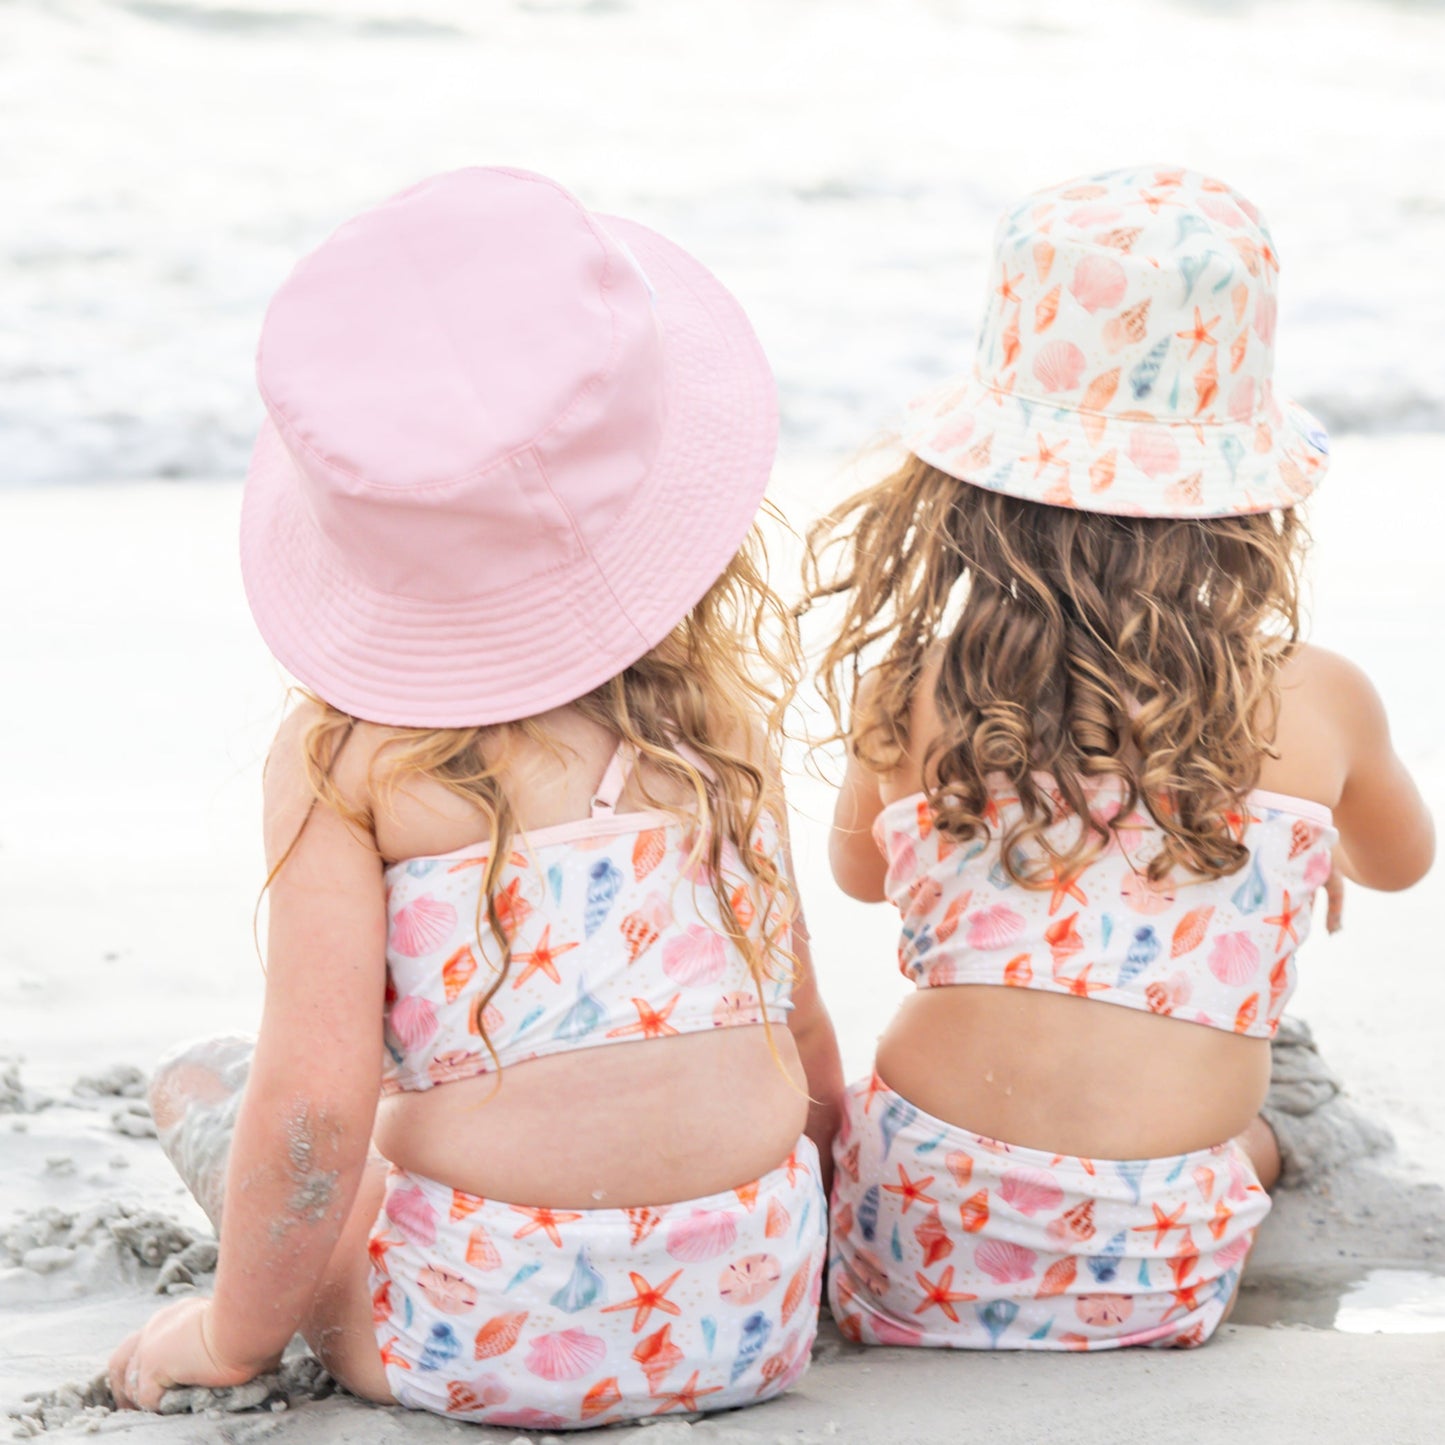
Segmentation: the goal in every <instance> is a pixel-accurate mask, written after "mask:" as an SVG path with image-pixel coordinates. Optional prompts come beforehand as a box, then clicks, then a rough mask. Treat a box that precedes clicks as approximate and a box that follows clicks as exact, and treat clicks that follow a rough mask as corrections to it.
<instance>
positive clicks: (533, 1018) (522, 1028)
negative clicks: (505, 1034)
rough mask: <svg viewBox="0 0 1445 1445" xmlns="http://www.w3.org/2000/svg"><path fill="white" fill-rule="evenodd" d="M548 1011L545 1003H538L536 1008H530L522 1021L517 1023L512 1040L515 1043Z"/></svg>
mask: <svg viewBox="0 0 1445 1445" xmlns="http://www.w3.org/2000/svg"><path fill="white" fill-rule="evenodd" d="M546 1012H547V1009H546V1006H545V1005H544V1004H540V1003H539V1004H538V1005H537V1007H536V1008H533V1009H528V1010H527V1012H526V1013H525V1014H524V1015H523V1016H522V1022H521V1023H519V1024H518V1025H517V1032H516V1033H514V1034H513V1035H512V1042H513V1043H515V1042H516V1041H517V1040H518V1039H519V1038H521V1037H522V1035H523V1034H524V1033H526V1032H527V1030H528V1029H529V1028H531V1027H532V1025H533V1024H534V1023H536V1022H537V1020H538V1019H539V1018H541V1017H542V1015H543V1014H544V1013H546Z"/></svg>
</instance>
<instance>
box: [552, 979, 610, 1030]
mask: <svg viewBox="0 0 1445 1445" xmlns="http://www.w3.org/2000/svg"><path fill="white" fill-rule="evenodd" d="M606 1017H607V1010H606V1009H605V1008H604V1007H603V1006H602V1003H601V1002H600V1001H599V1000H598V998H597V997H596V995H595V994H590V993H588V992H587V985H586V983H585V981H584V980H582V979H578V981H577V1002H576V1003H574V1004H573V1005H572V1007H571V1008H569V1009H568V1010H567V1012H566V1013H565V1014H563V1015H562V1021H561V1023H559V1024H558V1025H557V1028H556V1030H555V1031H554V1033H553V1034H552V1037H553V1038H554V1039H580V1038H585V1037H586V1036H587V1035H588V1034H590V1033H591V1032H592V1030H593V1029H595V1028H596V1027H597V1026H598V1025H599V1024H600V1023H602V1021H603V1020H604V1019H605V1018H606Z"/></svg>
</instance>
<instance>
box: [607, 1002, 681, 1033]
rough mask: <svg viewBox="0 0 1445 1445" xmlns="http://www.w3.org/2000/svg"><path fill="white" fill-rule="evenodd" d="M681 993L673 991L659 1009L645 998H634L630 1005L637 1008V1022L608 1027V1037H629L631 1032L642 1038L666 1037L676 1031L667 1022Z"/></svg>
mask: <svg viewBox="0 0 1445 1445" xmlns="http://www.w3.org/2000/svg"><path fill="white" fill-rule="evenodd" d="M681 997H682V995H681V994H680V993H675V994H673V996H672V997H671V998H670V999H669V1000H668V1001H667V1004H666V1005H665V1006H664V1007H663V1008H660V1009H655V1008H653V1007H652V1005H651V1004H649V1003H648V1002H647V1000H646V999H645V998H635V999H633V1000H632V1006H633V1007H634V1008H635V1009H636V1010H637V1022H636V1023H635V1024H623V1025H622V1027H621V1028H620V1029H608V1030H607V1037H608V1038H609V1039H625V1038H630V1037H631V1036H632V1035H633V1034H637V1035H639V1036H640V1037H641V1038H644V1039H661V1038H666V1037H667V1036H668V1035H669V1034H675V1033H677V1030H676V1029H675V1028H673V1026H672V1025H671V1024H670V1023H668V1021H667V1020H668V1018H669V1017H670V1016H671V1014H672V1011H673V1009H675V1008H676V1007H677V1001H678V999H680V998H681Z"/></svg>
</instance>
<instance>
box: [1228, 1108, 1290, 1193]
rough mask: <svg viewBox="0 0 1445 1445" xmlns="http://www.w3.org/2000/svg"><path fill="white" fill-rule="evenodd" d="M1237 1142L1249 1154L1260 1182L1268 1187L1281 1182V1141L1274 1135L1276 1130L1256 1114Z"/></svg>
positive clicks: (1271, 1187) (1270, 1187)
mask: <svg viewBox="0 0 1445 1445" xmlns="http://www.w3.org/2000/svg"><path fill="white" fill-rule="evenodd" d="M1235 1142H1236V1143H1237V1144H1238V1145H1239V1147H1240V1148H1241V1149H1243V1150H1244V1152H1245V1153H1246V1154H1247V1155H1248V1156H1249V1162H1250V1163H1251V1164H1253V1165H1254V1172H1255V1173H1256V1174H1257V1175H1258V1176H1259V1182H1260V1183H1261V1184H1262V1185H1264V1187H1265V1188H1266V1189H1273V1188H1274V1186H1275V1185H1276V1184H1278V1183H1279V1173H1280V1158H1279V1141H1278V1140H1277V1139H1276V1138H1275V1137H1274V1130H1273V1129H1271V1128H1270V1127H1269V1125H1268V1124H1267V1123H1266V1122H1265V1121H1264V1120H1263V1119H1262V1118H1261V1117H1260V1116H1259V1115H1257V1114H1256V1115H1255V1117H1254V1119H1253V1120H1252V1121H1251V1122H1250V1125H1249V1127H1248V1128H1247V1129H1246V1130H1245V1131H1244V1133H1242V1134H1241V1135H1240V1136H1239V1138H1238V1139H1237V1140H1236V1141H1235Z"/></svg>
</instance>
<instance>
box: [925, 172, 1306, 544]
mask: <svg viewBox="0 0 1445 1445" xmlns="http://www.w3.org/2000/svg"><path fill="white" fill-rule="evenodd" d="M1278 276H1279V260H1278V257H1277V255H1276V253H1275V249H1274V242H1273V241H1272V240H1271V239H1270V234H1269V231H1268V229H1267V228H1266V226H1265V224H1264V221H1263V220H1262V219H1261V217H1260V214H1259V212H1258V211H1257V210H1256V209H1255V208H1254V206H1252V205H1251V204H1250V203H1249V202H1248V201H1247V200H1245V198H1244V197H1243V196H1241V195H1240V194H1239V193H1238V192H1237V191H1235V190H1232V189H1231V188H1230V187H1229V186H1227V185H1225V183H1224V182H1223V181H1218V180H1214V179H1212V178H1211V177H1209V176H1204V175H1200V174H1199V173H1198V172H1196V171H1188V170H1181V169H1173V168H1169V167H1164V166H1140V167H1135V168H1133V169H1130V170H1119V171H1107V172H1104V173H1102V174H1100V175H1095V176H1087V177H1084V178H1082V179H1080V180H1074V181H1069V182H1066V183H1065V184H1063V185H1059V186H1052V187H1050V188H1048V189H1047V190H1042V191H1037V192H1035V193H1034V194H1033V195H1031V196H1026V197H1025V198H1024V199H1023V200H1022V201H1020V202H1019V203H1018V204H1017V205H1016V206H1015V207H1013V209H1012V210H1010V211H1009V212H1008V213H1007V214H1005V215H1004V217H1003V218H1002V220H1001V221H1000V222H999V227H998V230H997V232H996V234H995V238H994V259H993V262H992V268H991V271H990V275H989V291H988V302H987V309H986V310H985V313H984V319H983V326H982V328H981V330H980V333H979V339H978V351H977V355H976V357H975V361H974V369H973V374H972V376H970V377H969V378H968V379H967V380H965V381H963V382H962V383H961V384H960V383H958V382H955V383H953V384H951V385H949V386H946V387H944V388H942V389H940V390H938V391H935V392H934V393H932V394H931V395H928V396H925V397H923V398H921V399H920V400H918V401H917V402H915V403H914V404H913V406H912V407H911V408H910V413H909V417H908V420H907V423H906V425H905V429H904V442H905V444H906V445H907V447H908V449H909V450H910V451H911V452H913V453H914V454H915V455H916V456H918V457H920V458H922V459H923V460H924V461H926V462H929V463H931V464H932V465H933V466H936V467H938V468H939V469H940V470H942V471H944V472H947V473H948V474H949V475H950V476H954V477H957V478H959V479H960V480H961V481H965V482H971V483H973V484H974V485H977V486H981V487H987V488H990V489H992V490H994V491H1001V492H1007V493H1008V494H1009V495H1011V496H1015V497H1022V498H1024V499H1026V500H1028V501H1033V502H1044V503H1047V504H1049V505H1052V506H1059V507H1077V508H1080V509H1081V510H1084V511H1091V512H1111V513H1115V514H1119V515H1128V516H1148V517H1214V516H1228V515H1231V514H1241V513H1246V512H1265V511H1271V510H1273V509H1274V508H1277V507H1289V506H1293V505H1294V504H1295V503H1296V502H1299V501H1301V500H1303V498H1305V497H1306V496H1308V495H1309V494H1310V492H1312V491H1313V490H1314V488H1315V487H1316V486H1317V485H1318V484H1319V481H1320V479H1321V478H1322V477H1323V475H1324V473H1325V469H1326V466H1327V465H1328V458H1329V441H1328V438H1327V437H1326V434H1325V431H1324V428H1323V427H1321V426H1320V424H1319V423H1318V422H1317V421H1316V420H1315V419H1314V417H1312V416H1311V415H1310V414H1309V413H1308V412H1307V411H1305V410H1304V409H1303V408H1302V407H1300V406H1297V405H1295V404H1294V403H1292V402H1288V401H1281V400H1280V399H1279V398H1277V397H1276V396H1275V393H1274V334H1275V317H1276V313H1277V301H1276V282H1277V279H1278Z"/></svg>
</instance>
